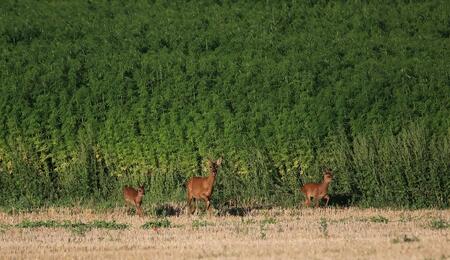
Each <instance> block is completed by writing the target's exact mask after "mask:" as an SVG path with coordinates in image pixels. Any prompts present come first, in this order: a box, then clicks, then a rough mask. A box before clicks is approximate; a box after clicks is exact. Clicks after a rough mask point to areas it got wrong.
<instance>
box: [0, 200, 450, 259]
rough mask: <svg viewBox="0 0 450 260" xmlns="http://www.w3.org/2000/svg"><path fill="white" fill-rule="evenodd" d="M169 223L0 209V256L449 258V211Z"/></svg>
mask: <svg viewBox="0 0 450 260" xmlns="http://www.w3.org/2000/svg"><path fill="white" fill-rule="evenodd" d="M168 219H169V221H170V222H171V226H172V227H171V228H156V229H143V228H142V227H141V226H142V225H143V224H144V223H146V222H148V221H155V220H156V218H155V217H152V216H145V217H144V218H139V217H137V216H130V215H127V214H126V211H125V209H123V208H121V209H115V210H111V211H109V212H106V213H95V212H94V211H92V210H89V209H76V208H49V209H45V210H40V211H37V212H33V213H18V214H7V213H3V212H0V225H3V227H5V228H4V229H0V258H6V259H10V258H20V259H23V258H25V259H86V258H91V259H92V258H95V259H127V258H135V259H136V258H137V259H174V258H177V259H192V258H204V259H212V258H228V259H306V258H308V259H448V258H450V236H449V228H448V227H447V228H442V229H433V228H432V227H431V226H430V223H431V221H433V220H436V219H440V220H443V221H444V222H447V223H448V222H450V211H449V210H414V211H409V210H386V209H358V208H346V209H335V208H327V209H323V208H319V209H271V210H253V211H251V212H250V213H248V214H246V215H245V216H220V217H214V216H213V217H210V218H209V217H207V216H203V217H202V216H191V217H190V216H188V215H186V214H182V215H180V216H171V217H168ZM24 220H29V221H39V220H42V221H48V220H54V221H71V222H83V223H87V222H92V221H95V220H101V221H115V222H117V223H125V224H129V225H130V227H129V228H127V229H125V230H109V229H92V230H91V231H88V232H86V233H85V234H84V235H79V234H75V233H73V232H71V231H70V230H67V229H64V228H18V227H15V226H14V225H16V224H19V223H21V222H22V221H24Z"/></svg>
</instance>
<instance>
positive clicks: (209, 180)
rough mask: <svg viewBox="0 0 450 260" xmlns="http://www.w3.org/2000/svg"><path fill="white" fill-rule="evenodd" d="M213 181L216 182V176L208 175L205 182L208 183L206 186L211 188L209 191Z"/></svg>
mask: <svg viewBox="0 0 450 260" xmlns="http://www.w3.org/2000/svg"><path fill="white" fill-rule="evenodd" d="M215 180H216V175H215V174H214V173H210V174H209V176H208V178H207V181H208V184H209V186H210V187H211V189H212V186H213V184H214V181H215Z"/></svg>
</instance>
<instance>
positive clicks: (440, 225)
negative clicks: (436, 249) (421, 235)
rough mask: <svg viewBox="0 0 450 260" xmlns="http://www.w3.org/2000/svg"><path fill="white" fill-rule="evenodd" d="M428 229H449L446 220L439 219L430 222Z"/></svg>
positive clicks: (449, 225)
mask: <svg viewBox="0 0 450 260" xmlns="http://www.w3.org/2000/svg"><path fill="white" fill-rule="evenodd" d="M430 227H431V228H432V229H445V228H449V227H450V224H449V223H448V222H447V221H446V220H444V219H440V218H439V219H433V220H432V221H431V222H430Z"/></svg>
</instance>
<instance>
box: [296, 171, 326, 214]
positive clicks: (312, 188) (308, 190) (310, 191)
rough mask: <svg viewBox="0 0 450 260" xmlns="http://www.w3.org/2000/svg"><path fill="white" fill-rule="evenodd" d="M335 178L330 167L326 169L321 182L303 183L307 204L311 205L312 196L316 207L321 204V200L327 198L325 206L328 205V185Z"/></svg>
mask: <svg viewBox="0 0 450 260" xmlns="http://www.w3.org/2000/svg"><path fill="white" fill-rule="evenodd" d="M332 179H333V173H332V172H331V170H330V169H326V170H325V171H324V173H323V180H322V182H320V183H307V184H305V185H303V187H302V189H301V191H302V192H303V193H304V194H305V196H306V199H305V205H306V206H308V207H309V205H310V204H311V197H313V198H314V201H315V205H316V207H318V206H319V200H321V199H326V200H327V202H326V203H325V206H328V202H329V201H330V196H328V186H329V185H330V182H331V180H332Z"/></svg>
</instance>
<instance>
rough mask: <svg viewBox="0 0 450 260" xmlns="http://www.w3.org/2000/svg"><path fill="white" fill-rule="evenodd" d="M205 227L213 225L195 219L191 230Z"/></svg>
mask: <svg viewBox="0 0 450 260" xmlns="http://www.w3.org/2000/svg"><path fill="white" fill-rule="evenodd" d="M206 226H214V223H212V222H208V221H206V220H201V219H195V220H193V221H192V228H194V229H198V228H201V227H206Z"/></svg>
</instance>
